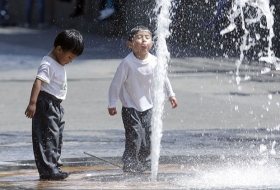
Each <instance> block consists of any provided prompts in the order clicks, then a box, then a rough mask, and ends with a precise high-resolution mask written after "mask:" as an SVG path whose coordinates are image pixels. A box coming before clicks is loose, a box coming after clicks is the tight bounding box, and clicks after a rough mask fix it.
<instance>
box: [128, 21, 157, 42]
mask: <svg viewBox="0 0 280 190" xmlns="http://www.w3.org/2000/svg"><path fill="white" fill-rule="evenodd" d="M140 30H146V31H148V32H149V33H150V34H151V36H152V32H151V31H150V30H149V28H147V27H146V26H142V25H140V26H136V27H134V28H132V30H131V31H130V32H129V34H128V41H130V42H131V41H132V39H133V37H134V36H135V34H137V32H139V31H140Z"/></svg>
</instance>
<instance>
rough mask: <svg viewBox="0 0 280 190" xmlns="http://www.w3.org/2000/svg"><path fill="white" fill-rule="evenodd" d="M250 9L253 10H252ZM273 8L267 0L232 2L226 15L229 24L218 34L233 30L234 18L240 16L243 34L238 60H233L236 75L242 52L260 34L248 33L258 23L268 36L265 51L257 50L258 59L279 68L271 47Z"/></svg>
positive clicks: (234, 26)
mask: <svg viewBox="0 0 280 190" xmlns="http://www.w3.org/2000/svg"><path fill="white" fill-rule="evenodd" d="M252 9H253V10H254V11H252ZM273 10H274V6H271V7H269V0H234V1H233V2H232V8H231V10H230V14H229V16H228V18H229V21H230V24H229V25H228V26H227V27H226V28H225V29H223V30H222V31H221V32H220V34H221V35H224V34H226V33H229V32H232V31H233V30H235V29H236V28H237V26H236V24H235V19H236V18H238V17H240V18H241V23H242V30H243V31H244V35H243V36H242V39H241V40H242V42H241V45H240V47H239V49H240V57H239V60H236V62H235V64H236V66H237V71H236V75H237V76H238V75H239V68H240V66H241V64H242V62H243V59H244V52H246V51H248V50H249V49H250V48H251V47H253V46H255V44H256V41H257V40H259V39H260V34H256V33H254V34H250V28H252V27H254V25H256V24H259V26H260V28H262V29H266V30H268V36H267V37H266V40H267V42H268V47H266V48H265V49H266V52H259V54H258V55H259V61H264V62H266V63H270V64H274V65H275V67H276V69H278V68H280V67H279V66H280V65H279V59H278V58H276V57H275V55H274V52H273V50H272V49H271V48H272V38H273V37H274V32H273V24H274V18H273ZM252 12H253V13H252ZM263 18H265V19H266V26H265V25H263V23H262V19H263ZM237 83H238V81H237Z"/></svg>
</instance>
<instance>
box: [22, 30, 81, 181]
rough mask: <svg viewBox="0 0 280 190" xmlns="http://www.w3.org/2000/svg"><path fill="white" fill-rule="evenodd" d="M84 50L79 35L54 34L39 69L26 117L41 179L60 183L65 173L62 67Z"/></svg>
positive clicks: (70, 32) (66, 175) (65, 79)
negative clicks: (63, 168)
mask: <svg viewBox="0 0 280 190" xmlns="http://www.w3.org/2000/svg"><path fill="white" fill-rule="evenodd" d="M83 50H84V42H83V37H82V35H81V34H80V33H79V32H78V31H77V30H74V29H72V30H65V31H63V32H61V33H59V34H58V35H57V37H56V38H55V41H54V47H53V49H52V50H51V51H50V52H49V53H48V55H46V56H44V57H43V59H42V62H41V65H40V66H39V68H38V72H37V76H36V79H35V82H34V84H33V88H32V91H31V97H30V101H29V104H28V106H27V108H26V111H25V115H26V117H28V118H32V143H33V151H34V157H35V162H36V166H37V169H38V172H39V175H40V179H41V180H63V179H65V178H66V177H68V175H69V174H68V172H63V171H61V170H60V166H62V163H61V162H60V155H61V147H62V136H63V135H62V134H63V129H64V124H65V122H64V121H63V120H62V118H63V115H64V109H63V107H62V106H61V104H60V103H61V102H62V100H64V99H65V97H66V93H67V76H66V71H65V69H64V66H65V65H67V64H68V63H71V62H72V61H73V60H74V59H75V58H76V57H78V56H79V55H81V54H82V53H83Z"/></svg>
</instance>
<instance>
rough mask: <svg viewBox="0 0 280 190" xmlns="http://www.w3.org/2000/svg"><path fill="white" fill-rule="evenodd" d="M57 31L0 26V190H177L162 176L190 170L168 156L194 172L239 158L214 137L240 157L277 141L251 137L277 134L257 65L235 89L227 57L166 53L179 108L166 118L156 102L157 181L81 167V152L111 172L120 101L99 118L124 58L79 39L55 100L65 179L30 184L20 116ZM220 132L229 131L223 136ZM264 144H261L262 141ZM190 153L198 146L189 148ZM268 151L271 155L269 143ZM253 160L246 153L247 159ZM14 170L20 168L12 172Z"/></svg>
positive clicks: (272, 98)
mask: <svg viewBox="0 0 280 190" xmlns="http://www.w3.org/2000/svg"><path fill="white" fill-rule="evenodd" d="M61 30H62V29H61V28H55V27H53V28H50V29H47V30H42V31H40V30H28V29H23V28H16V27H15V28H0V85H1V91H0V97H1V101H0V108H1V109H0V136H1V138H0V165H1V167H0V169H1V168H2V169H3V171H2V172H0V187H3V188H6V189H13V188H21V189H38V188H45V189H57V188H59V189H66V188H67V189H88V188H89V189H90V188H92V189H94V187H96V189H102V188H105V189H130V188H136V189H140V187H143V189H163V187H165V188H167V189H168V188H169V189H176V188H183V189H184V188H185V186H184V185H182V184H181V185H178V183H174V180H171V181H172V182H170V181H169V180H168V179H169V178H172V179H174V178H175V177H174V176H173V175H171V177H170V175H166V174H164V173H165V172H166V173H169V174H170V173H176V176H181V173H184V175H193V173H192V172H193V170H192V172H189V173H188V172H186V170H188V171H189V170H190V168H192V165H191V164H188V163H186V162H184V165H183V166H182V163H180V162H178V160H177V161H176V162H174V160H172V158H174V157H178V156H182V159H181V162H182V160H183V161H184V160H185V161H190V160H192V159H196V160H197V159H198V155H203V156H205V159H202V161H198V162H197V163H196V165H204V164H205V163H207V160H208V159H210V160H212V161H213V160H216V159H218V160H219V158H220V156H221V154H225V155H230V156H229V157H233V156H234V154H235V153H236V151H237V152H238V153H239V154H240V155H241V154H242V153H241V152H239V151H240V149H239V148H240V147H238V146H237V147H236V144H235V145H232V146H231V145H230V146H229V147H226V146H221V147H219V143H220V141H218V142H217V141H215V139H219V138H221V137H222V138H225V139H227V140H228V141H226V143H228V142H229V143H231V141H230V140H229V139H231V138H232V137H234V138H235V139H237V141H238V140H240V142H241V144H239V145H240V146H241V147H243V146H245V144H246V143H247V144H246V147H247V148H248V149H250V147H251V148H252V146H251V144H250V143H248V142H247V141H246V143H245V142H243V141H242V140H243V138H246V139H248V138H253V139H254V140H256V141H257V142H258V143H257V144H258V145H259V144H260V141H261V140H263V139H264V141H265V140H267V139H269V140H273V138H276V137H277V138H278V134H274V135H273V136H269V134H271V133H265V132H264V133H258V130H261V131H269V130H271V131H279V103H280V96H279V85H278V82H279V80H280V79H279V71H275V70H272V71H271V72H268V73H266V74H261V71H262V70H263V69H264V68H265V65H263V64H261V63H256V62H251V63H246V64H243V65H242V66H241V68H240V77H241V83H240V85H237V84H236V80H235V71H236V67H235V64H234V61H235V59H236V58H221V57H207V58H203V57H186V56H183V55H184V53H183V52H180V49H176V48H175V47H174V49H175V50H174V49H173V50H174V51H173V52H172V55H173V56H172V59H171V63H170V66H169V68H168V69H169V72H170V73H169V78H170V81H171V83H172V86H173V89H174V91H175V93H176V97H177V99H178V103H179V106H178V108H176V109H174V110H172V109H171V108H170V105H169V103H168V102H166V104H165V111H164V118H163V130H164V135H163V142H162V146H163V150H162V155H163V156H166V157H167V158H169V159H166V160H167V161H165V162H161V164H160V168H159V172H160V177H162V178H161V180H159V182H158V183H156V184H155V183H151V182H150V183H148V182H147V181H149V177H148V176H149V174H145V175H143V176H142V177H140V179H139V177H137V176H136V177H135V176H133V177H131V176H129V175H127V174H123V173H122V171H121V170H119V169H116V168H114V167H112V166H110V165H106V164H104V163H103V164H101V163H100V162H96V159H93V160H90V161H89V162H90V163H89V164H88V165H87V159H89V158H88V156H86V155H85V154H83V151H87V152H91V153H93V154H94V155H96V156H99V157H102V158H107V159H112V160H113V161H114V162H117V163H119V164H120V165H121V161H120V157H121V155H122V151H123V147H124V132H123V126H122V121H121V114H120V103H119V105H118V111H119V112H118V114H117V115H116V116H114V117H112V116H109V114H108V113H107V91H108V88H109V85H110V82H111V80H112V77H113V75H114V72H115V70H116V68H117V66H118V64H119V63H120V61H121V59H122V58H123V57H124V56H126V54H127V53H128V52H129V50H128V49H127V48H126V47H125V39H121V38H109V37H104V36H99V35H96V34H90V33H85V32H82V33H83V35H84V38H85V52H84V54H83V55H82V56H80V57H79V58H77V59H76V60H74V62H73V63H71V64H69V65H67V66H66V67H67V68H66V70H67V75H68V80H69V82H68V85H69V90H68V95H67V99H66V100H65V101H64V102H63V106H64V108H65V110H66V114H65V120H66V128H65V135H64V147H63V153H62V158H63V160H64V161H65V162H66V164H65V165H66V167H65V170H68V171H71V172H73V175H70V177H69V179H67V180H66V181H62V182H41V181H38V176H37V173H36V170H35V167H34V163H33V162H32V160H33V155H32V148H31V147H32V146H31V134H30V132H31V126H30V125H31V120H29V119H26V118H25V116H24V111H25V108H26V106H27V104H28V100H29V96H30V91H31V87H32V84H33V81H34V79H35V75H36V70H37V67H38V64H39V63H40V60H41V59H42V57H43V56H44V55H45V54H47V53H48V51H50V50H51V48H52V43H53V40H54V38H55V36H56V34H57V33H58V32H60V31H61ZM170 48H171V49H172V48H173V47H170ZM176 51H178V52H176ZM175 55H180V57H176V56H175ZM236 130H240V131H236ZM227 131H231V132H229V134H230V135H229V136H226V137H225V136H224V133H226V132H227ZM205 134H208V135H209V136H207V135H205ZM216 134H218V135H216ZM204 135H205V136H204ZM208 137H209V138H210V137H211V138H212V137H213V139H207V138H208ZM209 140H210V141H209ZM207 142H210V143H209V147H210V148H209V147H207V146H206V144H207ZM266 142H267V145H269V143H270V141H266ZM233 143H236V141H234V142H233ZM194 145H196V146H197V147H199V148H198V149H196V148H193V147H195V146H194ZM233 146H235V147H234V148H233ZM274 148H275V149H276V150H278V146H277V145H276V146H275V147H274ZM233 150H234V151H233ZM257 154H258V147H257V146H256V147H255V150H254V155H257ZM210 155H211V156H210ZM212 156H214V158H213V159H211V158H212ZM276 158H277V159H278V156H277V155H276ZM71 159H74V161H73V160H71ZM179 160H180V159H179ZM72 162H74V163H76V164H71V163H72ZM190 163H191V162H190ZM16 165H18V166H20V168H15V166H16ZM74 166H75V167H74ZM182 167H183V168H185V169H186V170H185V169H182ZM209 167H210V166H209ZM179 168H180V169H179ZM182 175H183V174H182ZM92 176H94V177H92ZM97 176H98V177H97ZM106 176H107V177H106ZM168 176H169V177H168ZM166 179H167V180H166ZM106 180H107V181H106ZM137 180H138V181H137ZM119 181H122V182H123V183H118V182H119ZM93 186H94V187H93ZM192 187H193V188H195V187H196V185H193V186H192ZM197 187H199V186H197Z"/></svg>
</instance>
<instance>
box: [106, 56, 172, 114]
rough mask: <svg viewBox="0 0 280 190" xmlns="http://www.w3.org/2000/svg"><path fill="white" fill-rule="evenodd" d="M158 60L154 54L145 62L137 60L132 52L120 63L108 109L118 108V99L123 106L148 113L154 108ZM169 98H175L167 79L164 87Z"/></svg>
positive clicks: (111, 89)
mask: <svg viewBox="0 0 280 190" xmlns="http://www.w3.org/2000/svg"><path fill="white" fill-rule="evenodd" d="M156 64H157V58H156V57H155V56H153V55H152V54H149V55H148V58H146V59H145V60H140V59H137V58H136V57H135V56H134V54H133V53H132V52H131V53H130V54H128V55H127V56H126V57H125V58H124V60H123V61H122V62H121V63H120V65H119V66H118V68H117V71H116V73H115V76H114V78H113V81H112V83H111V85H110V88H109V105H108V108H114V107H116V104H117V101H118V99H120V101H121V103H122V106H124V107H128V108H134V109H136V110H137V111H146V110H148V109H150V108H152V107H153V101H152V83H153V69H154V68H155V66H156ZM164 88H165V91H166V95H167V97H171V96H175V94H174V92H173V90H172V87H171V84H170V81H169V79H168V78H167V77H166V80H165V85H164Z"/></svg>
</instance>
